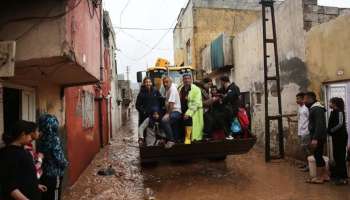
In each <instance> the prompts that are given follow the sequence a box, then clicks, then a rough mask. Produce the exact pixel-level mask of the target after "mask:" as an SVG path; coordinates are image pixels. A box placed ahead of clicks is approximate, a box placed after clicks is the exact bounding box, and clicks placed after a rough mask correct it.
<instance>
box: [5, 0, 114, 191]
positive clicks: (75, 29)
mask: <svg viewBox="0 0 350 200" xmlns="http://www.w3.org/2000/svg"><path fill="white" fill-rule="evenodd" d="M0 16H1V17H0V40H1V41H11V42H12V43H13V44H15V57H14V59H13V60H14V63H15V64H14V68H13V71H14V73H13V74H1V75H2V78H1V83H0V84H1V95H0V98H1V99H2V100H1V101H0V102H1V103H0V104H1V105H0V134H2V133H3V132H4V131H8V130H9V128H10V127H11V125H12V124H13V123H14V122H15V121H17V120H19V119H24V120H30V121H36V119H37V118H38V117H39V116H40V115H41V114H43V113H50V114H53V115H55V116H57V118H58V119H59V122H60V131H59V133H60V137H61V138H62V141H63V143H64V147H65V149H66V152H67V156H68V159H69V161H70V165H69V168H68V171H67V172H68V173H67V178H68V179H67V180H68V183H69V184H70V185H71V184H73V183H74V182H75V180H76V179H77V178H78V177H79V175H80V173H81V172H82V171H83V170H84V169H85V168H86V167H87V166H88V164H89V163H90V161H91V160H92V159H93V157H94V155H95V154H96V153H97V152H98V151H99V149H100V147H101V146H103V145H106V144H107V143H108V141H109V138H110V137H111V132H112V127H113V125H112V122H113V121H114V119H112V116H115V117H116V118H118V114H116V113H117V111H115V110H114V112H115V114H114V115H112V110H113V108H112V105H113V102H112V101H115V100H116V98H115V96H114V97H112V96H113V95H112V93H111V89H112V84H115V82H117V81H116V80H115V79H114V82H113V78H116V76H114V77H113V74H112V72H115V75H116V65H115V57H114V54H113V50H114V49H113V48H114V47H115V43H113V42H111V38H110V37H115V36H114V33H113V31H111V30H112V29H111V26H109V27H108V26H106V27H107V28H109V32H110V35H113V36H109V37H108V38H107V37H106V34H104V27H103V26H104V23H103V22H104V21H105V20H106V17H103V16H105V15H103V11H102V6H101V1H81V0H67V1H53V0H50V1H44V0H39V1H26V2H23V1H20V0H14V1H7V2H6V7H5V6H3V7H1V8H0ZM108 20H109V19H108ZM106 27H105V29H106ZM104 36H105V37H104ZM104 40H108V42H103V41H104ZM111 46H112V47H111ZM1 50H4V47H3V45H2V47H1ZM107 54H108V56H107ZM2 55H6V52H5V53H3V52H2ZM5 58H6V56H5ZM113 87H114V88H115V87H116V86H114V85H113ZM115 121H117V120H115ZM117 127H118V126H115V129H114V130H116V128H117Z"/></svg>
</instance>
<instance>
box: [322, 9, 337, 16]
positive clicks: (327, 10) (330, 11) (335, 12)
mask: <svg viewBox="0 0 350 200" xmlns="http://www.w3.org/2000/svg"><path fill="white" fill-rule="evenodd" d="M324 14H327V15H339V8H336V7H324Z"/></svg>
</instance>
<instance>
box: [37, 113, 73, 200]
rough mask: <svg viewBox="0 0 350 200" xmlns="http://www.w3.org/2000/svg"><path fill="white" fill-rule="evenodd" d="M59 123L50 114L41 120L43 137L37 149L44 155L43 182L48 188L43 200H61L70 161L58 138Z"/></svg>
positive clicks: (40, 128)
mask: <svg viewBox="0 0 350 200" xmlns="http://www.w3.org/2000/svg"><path fill="white" fill-rule="evenodd" d="M58 127H59V122H58V120H57V118H56V117H55V116H53V115H50V114H44V115H42V116H41V117H40V118H39V131H40V132H41V133H42V137H41V138H40V139H39V140H38V143H37V148H38V150H39V151H40V152H41V153H43V154H44V161H43V176H42V177H41V182H42V183H43V184H44V185H46V186H47V192H46V193H44V194H43V198H42V200H59V199H60V198H61V188H62V179H63V175H64V170H65V169H66V167H67V166H68V161H67V159H66V157H65V155H64V152H63V147H62V144H61V140H60V138H59V137H58Z"/></svg>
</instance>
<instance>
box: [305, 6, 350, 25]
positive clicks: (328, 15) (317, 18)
mask: <svg viewBox="0 0 350 200" xmlns="http://www.w3.org/2000/svg"><path fill="white" fill-rule="evenodd" d="M303 2H304V21H305V23H304V28H305V30H307V31H309V30H310V29H311V28H312V27H313V26H316V25H318V24H322V23H325V22H328V21H330V20H332V19H334V18H336V17H338V16H339V15H345V14H349V13H350V9H347V8H337V7H328V6H319V5H317V0H304V1H303Z"/></svg>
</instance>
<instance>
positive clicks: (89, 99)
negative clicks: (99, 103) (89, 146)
mask: <svg viewBox="0 0 350 200" xmlns="http://www.w3.org/2000/svg"><path fill="white" fill-rule="evenodd" d="M81 101H82V102H81V103H82V118H83V128H92V127H94V124H95V113H94V111H95V110H94V105H95V100H94V94H92V93H90V92H88V91H84V92H83V98H82V100H81Z"/></svg>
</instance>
